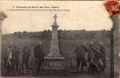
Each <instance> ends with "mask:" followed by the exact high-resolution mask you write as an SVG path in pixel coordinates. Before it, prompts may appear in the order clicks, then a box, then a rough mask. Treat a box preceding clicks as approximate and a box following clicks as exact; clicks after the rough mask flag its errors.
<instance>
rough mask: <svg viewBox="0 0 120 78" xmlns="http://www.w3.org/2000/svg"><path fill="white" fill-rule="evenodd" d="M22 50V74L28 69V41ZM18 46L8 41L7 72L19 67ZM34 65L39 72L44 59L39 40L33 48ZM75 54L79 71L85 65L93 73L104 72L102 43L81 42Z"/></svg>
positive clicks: (104, 56)
mask: <svg viewBox="0 0 120 78" xmlns="http://www.w3.org/2000/svg"><path fill="white" fill-rule="evenodd" d="M21 50H22V56H21V57H22V67H23V70H24V74H26V73H27V70H28V69H29V65H28V64H29V59H30V56H31V48H30V46H29V44H28V43H26V44H25V45H24V46H23V48H22V49H21ZM21 50H20V49H19V48H18V46H17V45H16V44H15V43H10V45H9V46H8V53H7V56H6V60H5V67H6V68H7V70H8V72H14V71H15V72H16V71H17V70H18V69H19V57H20V53H21V52H20V51H21ZM33 54H34V58H35V63H36V65H37V66H35V67H36V74H38V73H39V72H40V68H41V64H42V63H43V61H44V57H45V54H44V49H43V46H42V45H41V42H39V43H38V44H37V45H36V46H35V47H34V50H33ZM75 54H76V62H77V64H76V67H77V69H78V70H79V71H82V70H84V67H87V69H88V71H89V73H91V74H94V73H97V72H104V70H105V67H106V54H105V48H104V44H103V43H99V45H98V46H95V44H94V43H93V42H90V43H89V44H86V43H82V44H81V45H80V46H78V47H76V49H75Z"/></svg>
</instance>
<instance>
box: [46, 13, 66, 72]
mask: <svg viewBox="0 0 120 78" xmlns="http://www.w3.org/2000/svg"><path fill="white" fill-rule="evenodd" d="M53 17H54V23H53V25H52V39H51V43H50V50H49V53H48V55H47V56H46V57H45V60H46V61H47V63H48V69H55V70H58V69H59V70H60V69H64V67H63V66H62V62H63V60H64V59H65V58H64V57H63V56H62V55H61V54H60V50H59V40H58V27H59V25H58V24H57V15H56V14H55V15H54V16H53Z"/></svg>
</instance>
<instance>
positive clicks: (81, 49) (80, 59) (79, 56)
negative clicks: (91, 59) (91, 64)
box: [75, 43, 88, 71]
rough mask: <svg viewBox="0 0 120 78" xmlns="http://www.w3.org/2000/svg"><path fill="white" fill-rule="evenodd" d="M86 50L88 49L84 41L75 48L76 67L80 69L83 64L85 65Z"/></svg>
mask: <svg viewBox="0 0 120 78" xmlns="http://www.w3.org/2000/svg"><path fill="white" fill-rule="evenodd" d="M87 51H88V49H87V47H86V44H85V43H82V45H81V46H78V47H77V48H76V50H75V53H76V61H77V69H78V70H79V69H80V71H82V70H83V67H84V66H87Z"/></svg>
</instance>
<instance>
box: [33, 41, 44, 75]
mask: <svg viewBox="0 0 120 78" xmlns="http://www.w3.org/2000/svg"><path fill="white" fill-rule="evenodd" d="M44 56H45V55H44V50H43V46H42V45H41V42H39V44H38V45H36V47H35V49H34V57H35V62H36V64H37V69H36V73H37V74H38V73H39V72H40V68H41V65H42V63H43V61H44Z"/></svg>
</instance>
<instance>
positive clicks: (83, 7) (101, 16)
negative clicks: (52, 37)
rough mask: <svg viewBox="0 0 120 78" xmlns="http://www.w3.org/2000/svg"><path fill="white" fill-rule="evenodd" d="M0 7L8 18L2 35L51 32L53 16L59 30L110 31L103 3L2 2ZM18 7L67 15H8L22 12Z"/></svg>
mask: <svg viewBox="0 0 120 78" xmlns="http://www.w3.org/2000/svg"><path fill="white" fill-rule="evenodd" d="M0 4H1V6H0V9H1V10H3V11H5V13H6V15H7V18H6V19H5V20H4V22H3V25H2V32H3V34H9V33H13V32H17V31H28V32H37V31H43V30H49V29H50V30H51V29H52V27H51V25H52V24H53V22H54V18H53V16H54V15H55V14H57V16H58V18H57V23H58V25H59V29H62V30H64V29H65V30H82V29H85V30H103V29H105V30H110V29H111V27H112V21H111V19H110V18H109V14H108V13H107V11H106V9H105V8H104V6H103V4H104V1H1V3H0ZM16 6H17V7H18V8H15V7H16ZM20 6H26V7H28V6H38V7H40V6H42V7H45V6H49V7H52V6H57V7H58V8H56V9H61V10H64V9H67V10H68V11H35V10H34V9H33V8H32V11H10V9H21V7H20ZM19 7H20V8H19ZM43 9H45V8H43ZM33 10H34V11H33Z"/></svg>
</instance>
